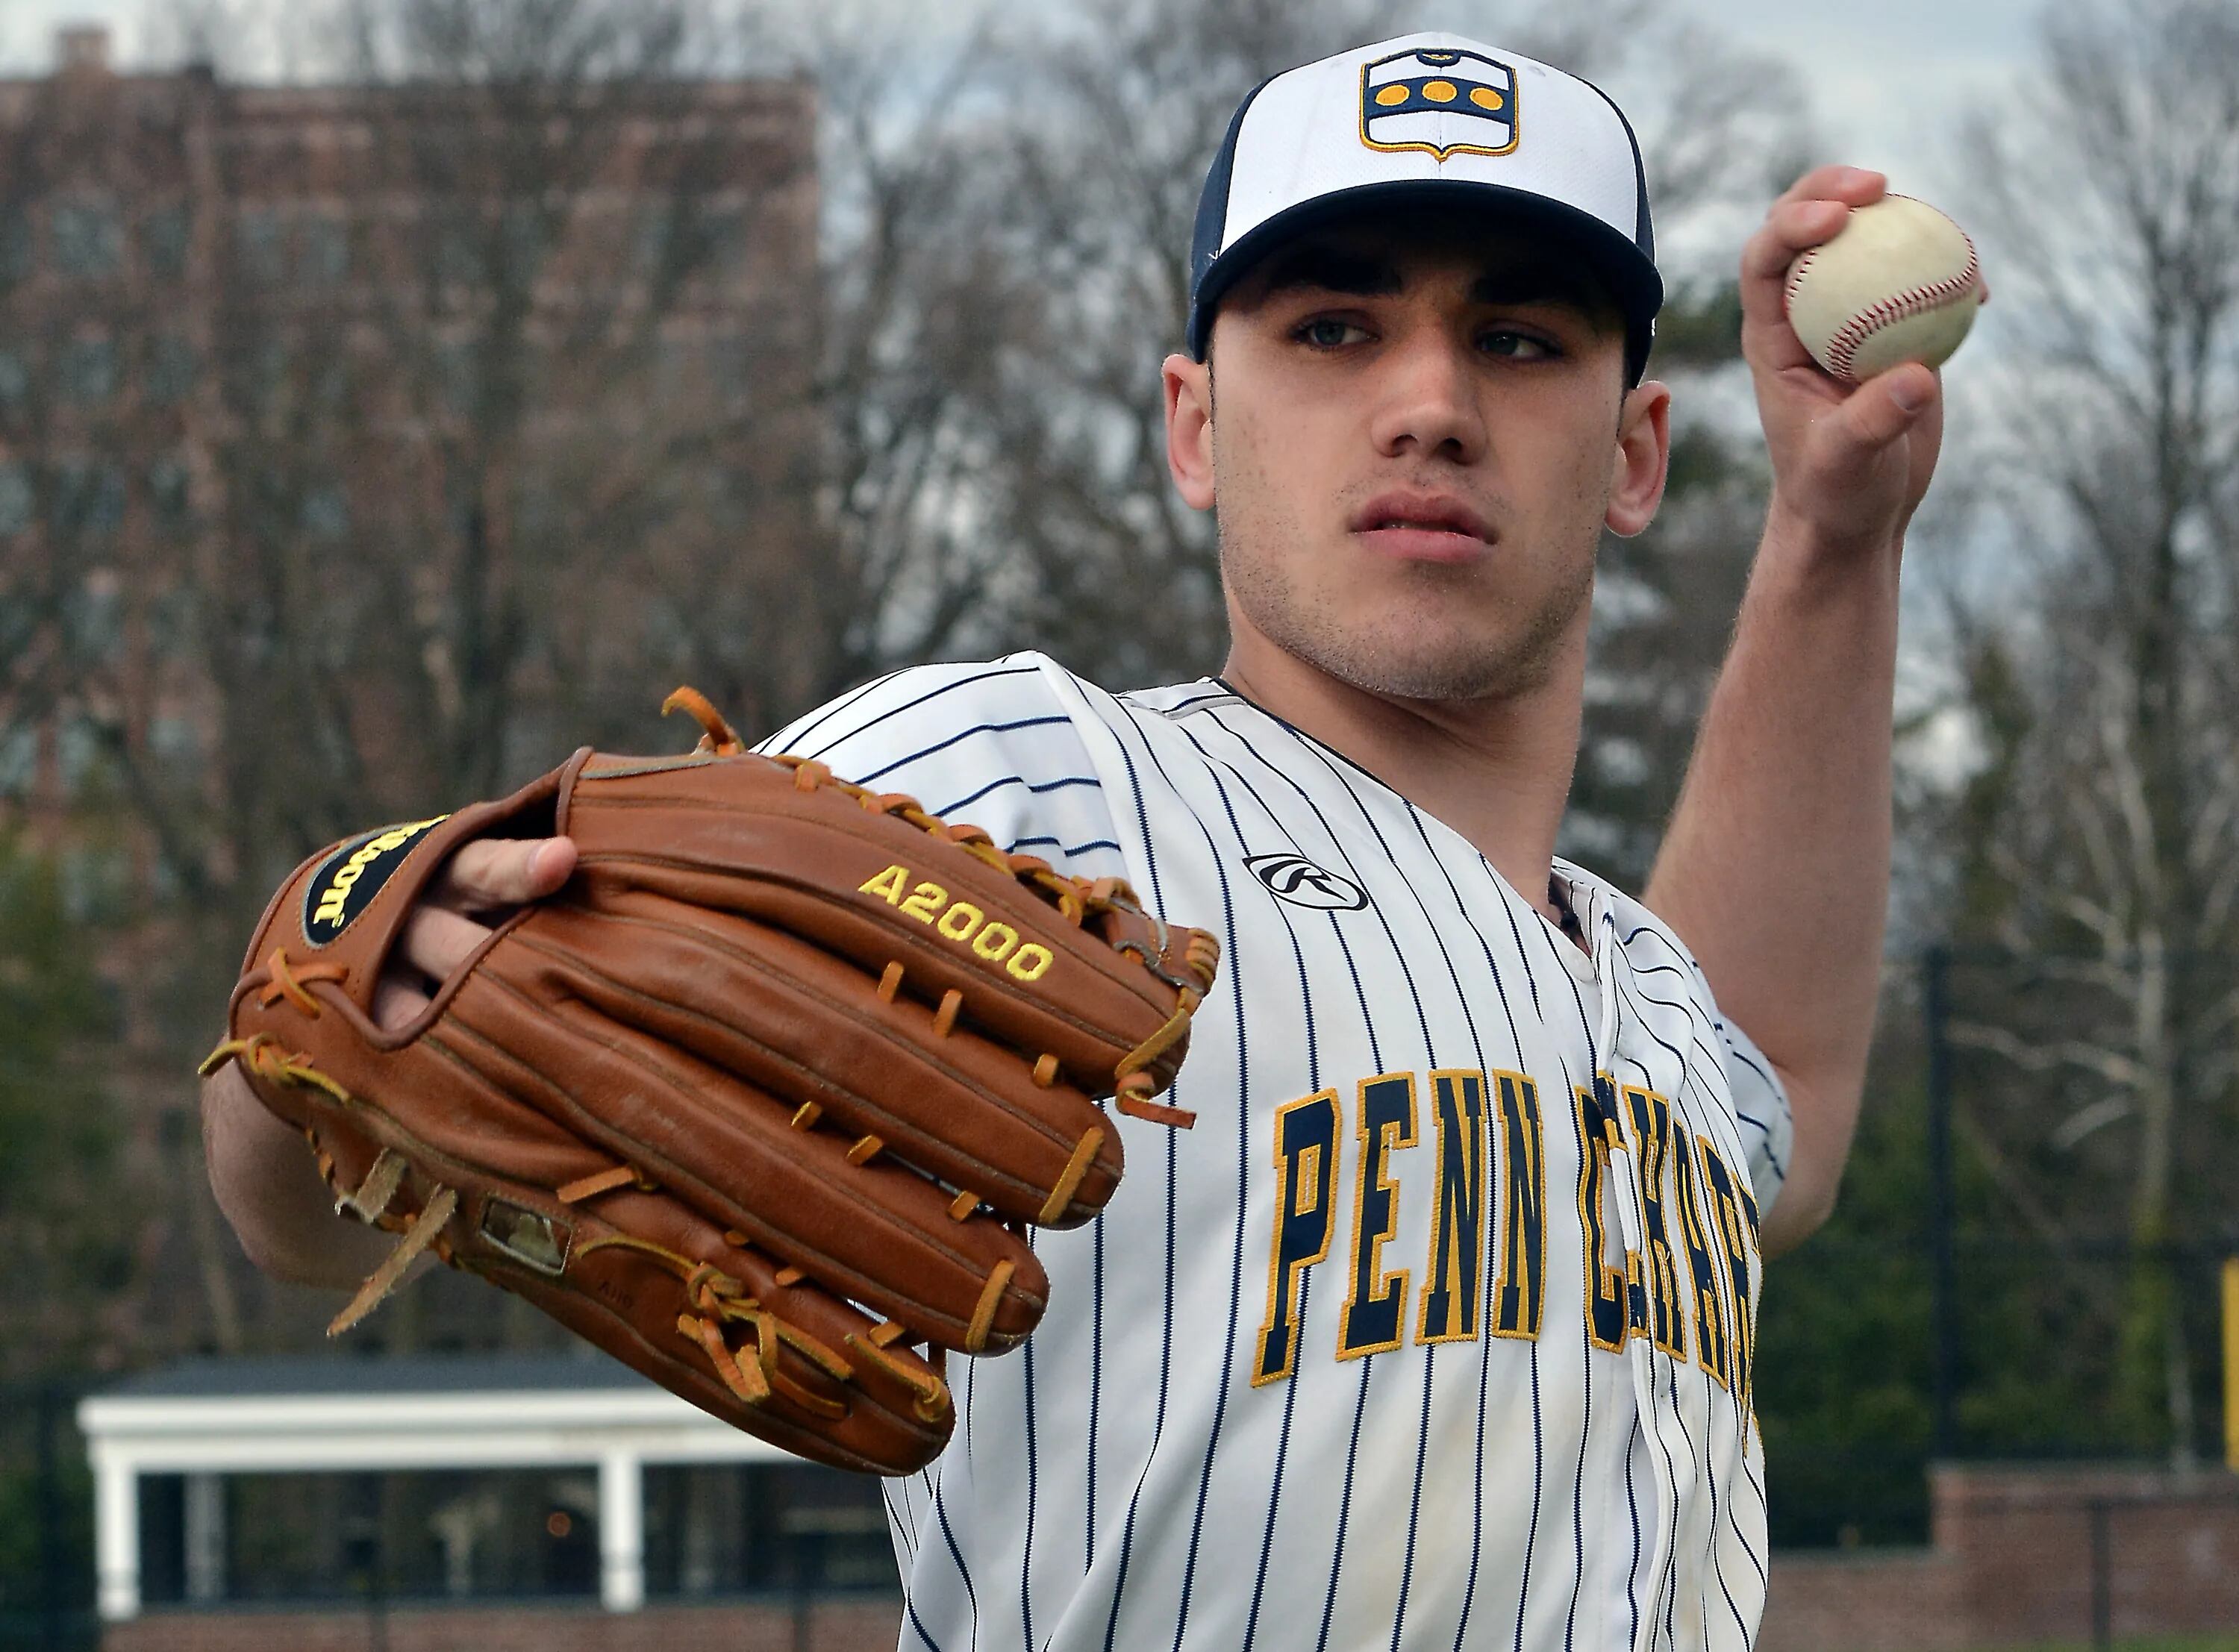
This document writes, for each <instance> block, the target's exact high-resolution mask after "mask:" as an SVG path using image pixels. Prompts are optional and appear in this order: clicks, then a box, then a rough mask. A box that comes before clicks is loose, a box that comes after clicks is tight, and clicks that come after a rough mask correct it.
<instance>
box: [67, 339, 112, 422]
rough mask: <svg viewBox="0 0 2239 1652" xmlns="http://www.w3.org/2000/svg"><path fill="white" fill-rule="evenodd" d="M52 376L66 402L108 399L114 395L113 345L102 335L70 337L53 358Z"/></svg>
mask: <svg viewBox="0 0 2239 1652" xmlns="http://www.w3.org/2000/svg"><path fill="white" fill-rule="evenodd" d="M55 379H56V385H57V386H58V388H60V389H61V391H62V394H63V400H64V401H75V402H77V403H78V404H79V405H81V406H87V407H90V406H92V405H94V404H96V403H98V402H103V401H108V400H109V398H110V397H111V396H113V395H116V345H115V344H113V343H111V342H110V341H109V340H107V339H105V338H74V339H71V340H70V341H69V342H67V343H65V344H64V345H63V348H62V352H61V354H60V355H57V356H56V358H55Z"/></svg>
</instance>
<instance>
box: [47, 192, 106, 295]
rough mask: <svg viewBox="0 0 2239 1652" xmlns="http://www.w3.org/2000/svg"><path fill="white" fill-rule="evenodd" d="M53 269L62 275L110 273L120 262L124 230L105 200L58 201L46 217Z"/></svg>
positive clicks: (100, 274) (92, 275)
mask: <svg viewBox="0 0 2239 1652" xmlns="http://www.w3.org/2000/svg"><path fill="white" fill-rule="evenodd" d="M50 228H51V229H52V231H53V234H54V242H55V268H56V269H58V270H60V271H61V272H62V273H63V275H77V276H88V277H98V276H103V275H115V274H116V269H117V266H118V265H119V264H120V263H121V262H123V253H124V230H123V225H121V224H120V223H119V222H117V219H116V208H115V207H113V206H111V205H110V204H109V203H108V202H105V201H64V202H58V203H57V204H56V207H55V209H54V214H53V216H52V217H51V219H50Z"/></svg>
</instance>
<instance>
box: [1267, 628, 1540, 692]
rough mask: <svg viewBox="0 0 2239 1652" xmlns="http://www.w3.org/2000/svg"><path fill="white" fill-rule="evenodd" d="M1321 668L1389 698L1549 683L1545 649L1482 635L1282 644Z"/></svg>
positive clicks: (1305, 640) (1304, 640)
mask: <svg viewBox="0 0 2239 1652" xmlns="http://www.w3.org/2000/svg"><path fill="white" fill-rule="evenodd" d="M1283 646H1284V647H1286V649H1287V650H1288V651H1289V652H1290V653H1292V654H1296V655H1297V656H1298V657H1299V658H1300V659H1301V660H1305V661H1306V663H1307V664H1308V665H1310V666H1312V667H1314V668H1315V669H1316V670H1318V671H1320V672H1322V673H1325V675H1328V676H1331V677H1334V678H1336V679H1337V680H1339V682H1342V683H1345V684H1346V685H1347V686H1349V687H1353V688H1358V689H1359V690H1360V691H1361V692H1363V693H1371V694H1375V695H1377V696H1379V698H1382V699H1387V700H1435V701H1441V702H1453V701H1462V700H1508V699H1513V698H1515V697H1517V696H1518V695H1521V694H1526V693H1531V692H1533V691H1534V690H1536V689H1538V688H1542V687H1545V686H1546V683H1547V680H1548V678H1549V677H1550V675H1551V673H1552V671H1553V667H1554V661H1553V660H1552V658H1551V656H1550V655H1549V654H1547V653H1546V652H1545V651H1544V650H1525V649H1519V648H1512V647H1511V648H1499V647H1487V646H1486V645H1485V641H1484V640H1482V639H1471V640H1468V641H1467V642H1459V641H1457V642H1452V643H1449V644H1447V645H1446V646H1445V647H1426V646H1425V639H1423V638H1421V637H1419V636H1418V637H1412V638H1407V639H1405V640H1402V639H1399V638H1390V639H1378V638H1373V637H1364V636H1360V635H1358V634H1355V635H1350V636H1336V637H1319V638H1300V639H1298V640H1296V641H1295V643H1294V642H1291V641H1286V642H1284V645H1283Z"/></svg>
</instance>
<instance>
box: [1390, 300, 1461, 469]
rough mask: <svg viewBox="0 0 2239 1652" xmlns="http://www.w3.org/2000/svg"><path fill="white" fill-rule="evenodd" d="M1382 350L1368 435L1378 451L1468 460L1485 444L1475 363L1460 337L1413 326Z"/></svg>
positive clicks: (1400, 454) (1396, 454) (1458, 462)
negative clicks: (1377, 389)
mask: <svg viewBox="0 0 2239 1652" xmlns="http://www.w3.org/2000/svg"><path fill="white" fill-rule="evenodd" d="M1395 342H1396V344H1397V348H1392V349H1388V350H1386V352H1385V357H1384V361H1383V362H1382V364H1381V365H1382V367H1383V368H1384V372H1383V374H1382V375H1380V376H1381V377H1382V380H1383V382H1382V384H1381V385H1380V387H1379V388H1380V391H1381V395H1380V396H1379V401H1378V405H1377V409H1376V413H1375V415H1374V419H1373V424H1372V435H1373V437H1374V440H1375V442H1376V448H1377V451H1378V452H1379V453H1381V454H1385V455H1386V456H1387V457H1391V458H1399V457H1401V456H1403V455H1405V454H1411V453H1412V454H1415V455H1417V456H1419V457H1422V458H1431V457H1438V458H1442V459H1447V460H1451V461H1454V462H1455V463H1457V464H1465V465H1466V464H1472V463H1474V462H1475V461H1477V460H1478V459H1480V458H1482V457H1483V456H1484V454H1485V417H1484V413H1483V409H1481V408H1479V407H1478V397H1477V391H1478V385H1477V382H1476V375H1475V374H1474V372H1473V371H1472V368H1473V366H1474V363H1473V362H1472V360H1471V355H1470V350H1469V348H1468V345H1467V343H1466V342H1465V341H1461V340H1458V339H1455V338H1453V337H1452V336H1449V335H1445V334H1444V333H1443V332H1440V331H1436V330H1433V329H1430V328H1422V329H1416V330H1412V331H1410V332H1409V333H1407V334H1405V335H1402V336H1401V337H1400V338H1399V340H1397V341H1395Z"/></svg>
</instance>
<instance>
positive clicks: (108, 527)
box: [54, 459, 124, 539]
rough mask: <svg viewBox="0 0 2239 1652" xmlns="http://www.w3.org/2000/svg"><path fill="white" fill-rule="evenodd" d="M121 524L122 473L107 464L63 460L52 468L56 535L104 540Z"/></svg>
mask: <svg viewBox="0 0 2239 1652" xmlns="http://www.w3.org/2000/svg"><path fill="white" fill-rule="evenodd" d="M123 523H124V473H123V471H122V470H120V469H118V468H117V467H116V465H114V464H111V463H110V462H108V461H105V460H104V461H92V460H86V459H65V460H63V461H62V462H61V463H60V464H58V465H56V467H55V499H54V526H55V529H56V532H57V533H60V534H65V535H72V534H75V535H79V536H82V537H84V538H88V539H106V538H108V537H109V536H110V534H114V533H115V532H116V530H117V529H118V528H119V527H123Z"/></svg>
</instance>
